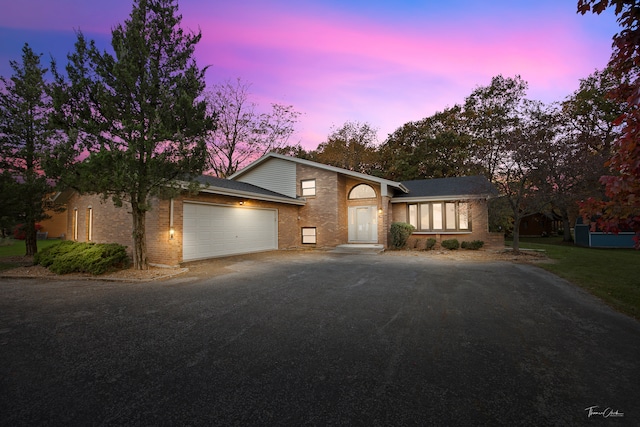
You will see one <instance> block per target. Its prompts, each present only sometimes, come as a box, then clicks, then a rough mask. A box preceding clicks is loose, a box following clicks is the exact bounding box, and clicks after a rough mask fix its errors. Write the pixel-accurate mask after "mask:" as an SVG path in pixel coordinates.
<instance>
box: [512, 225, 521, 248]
mask: <svg viewBox="0 0 640 427" xmlns="http://www.w3.org/2000/svg"><path fill="white" fill-rule="evenodd" d="M521 219H522V218H520V217H519V216H518V217H516V218H514V221H513V244H512V247H513V253H514V254H519V253H520V220H521Z"/></svg>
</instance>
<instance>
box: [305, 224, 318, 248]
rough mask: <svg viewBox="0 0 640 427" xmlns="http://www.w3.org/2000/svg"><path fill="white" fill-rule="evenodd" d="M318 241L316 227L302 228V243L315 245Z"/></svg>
mask: <svg viewBox="0 0 640 427" xmlns="http://www.w3.org/2000/svg"><path fill="white" fill-rule="evenodd" d="M316 241H317V238H316V228H315V227H302V243H303V244H306V245H313V244H315V243H316Z"/></svg>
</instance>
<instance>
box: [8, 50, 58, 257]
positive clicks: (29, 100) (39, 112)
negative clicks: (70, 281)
mask: <svg viewBox="0 0 640 427" xmlns="http://www.w3.org/2000/svg"><path fill="white" fill-rule="evenodd" d="M10 65H11V68H12V69H13V70H14V74H13V76H12V77H11V78H10V79H9V80H7V79H5V78H4V77H0V81H1V82H2V86H3V90H2V91H0V172H2V186H1V187H2V190H1V191H2V193H3V194H2V196H3V197H2V205H3V206H2V208H0V211H2V212H0V215H2V216H4V217H6V220H10V219H11V218H15V216H18V219H19V220H20V221H21V222H23V223H24V227H25V232H26V240H25V243H26V255H34V254H35V253H36V252H37V251H38V245H37V238H36V237H37V234H36V222H38V221H40V220H42V219H44V218H46V213H45V212H46V210H47V209H48V208H49V207H50V206H48V202H47V199H46V197H45V196H46V195H47V193H49V192H51V191H52V186H51V185H50V184H49V182H48V181H47V179H46V178H45V176H44V175H43V173H42V153H43V151H45V150H46V149H47V147H48V145H49V137H50V131H49V130H48V116H49V111H50V102H51V101H50V98H49V96H48V95H47V89H48V85H47V83H46V82H45V80H44V75H45V74H46V72H47V70H46V69H45V68H42V66H41V65H40V55H36V54H35V53H34V52H33V50H32V49H31V48H30V47H29V45H28V44H25V45H24V47H23V48H22V63H18V62H16V61H11V62H10ZM18 195H19V197H17V196H18Z"/></svg>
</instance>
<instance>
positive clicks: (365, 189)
mask: <svg viewBox="0 0 640 427" xmlns="http://www.w3.org/2000/svg"><path fill="white" fill-rule="evenodd" d="M375 197H376V191H375V190H374V189H373V187H371V186H370V185H368V184H358V185H356V186H355V187H353V188H352V189H351V191H350V192H349V200H353V199H375Z"/></svg>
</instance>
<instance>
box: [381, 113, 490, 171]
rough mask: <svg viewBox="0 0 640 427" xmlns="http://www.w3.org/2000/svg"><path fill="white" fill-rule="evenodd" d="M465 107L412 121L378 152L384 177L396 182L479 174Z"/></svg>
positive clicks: (392, 136) (391, 137)
mask: <svg viewBox="0 0 640 427" xmlns="http://www.w3.org/2000/svg"><path fill="white" fill-rule="evenodd" d="M471 153H472V151H471V138H470V135H469V134H468V132H467V130H466V122H465V119H464V117H463V114H462V107H461V106H458V105H456V106H454V107H453V108H449V109H446V110H444V111H442V112H438V113H436V114H434V115H433V116H431V117H427V118H425V119H422V120H419V121H417V122H409V123H406V124H404V125H403V126H402V127H400V128H398V129H397V130H396V131H395V132H394V133H392V134H391V135H389V137H388V138H387V140H386V141H385V142H384V143H383V144H382V145H381V146H380V148H379V149H378V155H379V163H380V169H381V171H382V174H383V176H384V177H385V178H387V179H392V180H396V181H404V180H412V179H426V178H443V177H455V176H464V175H474V174H477V173H479V170H480V168H479V167H478V165H476V164H475V163H473V161H472V158H471Z"/></svg>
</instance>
